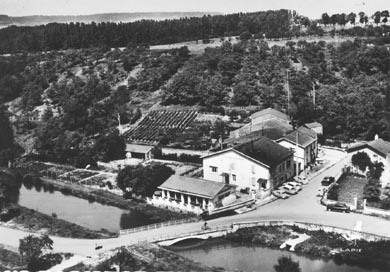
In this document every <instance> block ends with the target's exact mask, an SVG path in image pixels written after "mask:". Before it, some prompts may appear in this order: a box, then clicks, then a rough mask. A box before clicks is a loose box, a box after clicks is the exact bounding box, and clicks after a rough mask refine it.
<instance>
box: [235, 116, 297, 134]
mask: <svg viewBox="0 0 390 272" xmlns="http://www.w3.org/2000/svg"><path fill="white" fill-rule="evenodd" d="M250 120H251V121H250V123H248V124H245V125H244V126H243V127H241V128H239V129H236V130H234V131H232V132H230V138H232V139H234V138H236V139H237V138H240V137H242V136H246V135H251V134H253V133H256V132H261V133H262V134H263V135H264V136H266V137H268V138H270V139H271V140H276V139H279V138H280V137H281V136H283V135H285V134H286V133H287V132H290V131H292V129H293V128H292V126H291V124H290V118H289V117H288V116H287V115H286V114H284V113H282V112H280V111H277V110H275V109H272V108H267V109H265V110H262V111H258V112H255V113H254V114H252V115H251V116H250Z"/></svg>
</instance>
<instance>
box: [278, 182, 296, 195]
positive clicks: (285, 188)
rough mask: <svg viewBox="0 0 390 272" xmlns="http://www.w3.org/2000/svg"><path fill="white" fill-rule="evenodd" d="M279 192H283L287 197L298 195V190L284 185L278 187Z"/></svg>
mask: <svg viewBox="0 0 390 272" xmlns="http://www.w3.org/2000/svg"><path fill="white" fill-rule="evenodd" d="M279 190H283V192H285V193H286V194H289V195H296V194H297V193H298V190H297V189H295V188H294V187H293V186H291V185H288V184H285V185H282V186H280V187H279Z"/></svg>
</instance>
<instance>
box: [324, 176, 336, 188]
mask: <svg viewBox="0 0 390 272" xmlns="http://www.w3.org/2000/svg"><path fill="white" fill-rule="evenodd" d="M333 182H334V177H331V176H326V177H324V178H323V179H322V181H321V185H322V186H329V185H330V184H332V183H333Z"/></svg>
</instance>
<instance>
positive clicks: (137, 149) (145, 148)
mask: <svg viewBox="0 0 390 272" xmlns="http://www.w3.org/2000/svg"><path fill="white" fill-rule="evenodd" d="M152 148H153V146H152V145H138V144H126V152H134V153H144V154H145V153H148V152H149V151H150V150H151V149H152Z"/></svg>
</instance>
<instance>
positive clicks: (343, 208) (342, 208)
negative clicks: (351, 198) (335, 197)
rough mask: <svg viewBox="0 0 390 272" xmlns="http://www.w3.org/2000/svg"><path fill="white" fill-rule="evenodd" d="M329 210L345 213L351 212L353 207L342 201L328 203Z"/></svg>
mask: <svg viewBox="0 0 390 272" xmlns="http://www.w3.org/2000/svg"><path fill="white" fill-rule="evenodd" d="M326 210H327V211H336V212H343V213H346V212H347V213H349V212H350V211H351V208H350V207H349V206H348V205H347V204H345V203H342V202H336V203H334V204H327V205H326Z"/></svg>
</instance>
